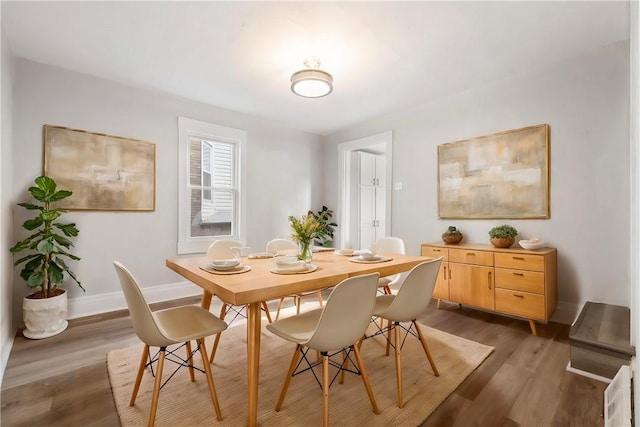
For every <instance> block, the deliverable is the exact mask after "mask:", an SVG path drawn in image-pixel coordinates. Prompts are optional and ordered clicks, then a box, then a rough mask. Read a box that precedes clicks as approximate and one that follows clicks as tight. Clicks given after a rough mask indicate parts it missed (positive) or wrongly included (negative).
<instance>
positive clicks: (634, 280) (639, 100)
mask: <svg viewBox="0 0 640 427" xmlns="http://www.w3.org/2000/svg"><path fill="white" fill-rule="evenodd" d="M630 10H631V20H630V29H631V35H630V44H631V46H630V68H631V76H630V79H629V80H630V84H631V90H630V93H631V108H630V116H631V123H630V125H631V126H630V128H631V138H630V141H631V155H630V164H631V192H630V198H631V230H632V233H631V297H632V299H631V345H634V346H635V347H636V348H638V343H640V7H639V6H638V2H632V3H631V7H630ZM632 364H633V365H635V370H636V371H635V372H634V373H633V376H634V377H635V378H636V380H635V381H634V382H633V387H634V390H633V392H634V407H635V408H636V410H635V420H634V425H636V426H638V425H640V409H639V408H640V381H638V380H637V378H638V371H637V367H638V357H637V356H636V357H634V358H633V362H632Z"/></svg>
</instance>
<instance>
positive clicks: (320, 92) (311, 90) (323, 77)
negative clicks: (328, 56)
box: [291, 69, 333, 98]
mask: <svg viewBox="0 0 640 427" xmlns="http://www.w3.org/2000/svg"><path fill="white" fill-rule="evenodd" d="M291 90H292V91H293V93H295V94H296V95H300V96H304V97H305V98H320V97H323V96H326V95H329V94H330V93H331V91H332V90H333V77H331V74H329V73H327V72H324V71H321V70H312V69H308V70H301V71H298V72H295V73H293V75H292V76H291Z"/></svg>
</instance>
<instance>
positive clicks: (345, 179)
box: [338, 131, 393, 246]
mask: <svg viewBox="0 0 640 427" xmlns="http://www.w3.org/2000/svg"><path fill="white" fill-rule="evenodd" d="M379 144H384V146H385V154H384V155H385V158H386V162H385V163H386V168H385V169H386V174H385V175H386V176H385V188H386V191H385V224H384V225H385V234H386V235H387V236H390V235H391V231H392V230H391V201H392V197H391V193H392V191H391V190H392V189H393V187H392V182H393V174H392V172H393V132H392V131H386V132H383V133H379V134H376V135H371V136H367V137H364V138H359V139H355V140H353V141H347V142H343V143H340V144H338V190H339V198H338V220H339V224H341V225H340V235H339V237H340V241H339V244H340V245H341V246H342V245H343V242H346V241H347V240H348V237H349V235H350V234H351V233H350V231H351V230H350V227H351V225H350V218H349V215H350V212H352V207H351V198H350V195H351V194H350V192H351V190H350V178H351V162H350V155H351V152H352V151H357V150H362V149H366V148H367V147H371V146H374V145H379Z"/></svg>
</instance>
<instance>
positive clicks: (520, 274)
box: [513, 273, 524, 277]
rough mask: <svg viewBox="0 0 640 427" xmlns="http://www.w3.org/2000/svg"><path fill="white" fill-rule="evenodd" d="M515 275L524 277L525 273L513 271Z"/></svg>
mask: <svg viewBox="0 0 640 427" xmlns="http://www.w3.org/2000/svg"><path fill="white" fill-rule="evenodd" d="M513 275H514V276H522V277H524V274H522V273H513Z"/></svg>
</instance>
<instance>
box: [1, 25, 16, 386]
mask: <svg viewBox="0 0 640 427" xmlns="http://www.w3.org/2000/svg"><path fill="white" fill-rule="evenodd" d="M0 31H2V30H1V29H0ZM0 39H1V43H2V45H1V46H0V54H1V59H0V67H1V71H0V72H1V73H2V85H1V88H0V113H1V114H0V116H1V117H2V126H1V127H2V133H1V134H0V138H1V140H0V179H1V180H2V181H1V184H0V200H3V201H4V200H7V201H12V200H14V199H13V196H12V190H11V189H12V173H13V167H12V157H13V155H12V144H13V103H12V91H13V61H12V58H11V55H10V54H9V46H8V43H7V40H6V37H5V36H4V32H3V33H2V34H0ZM12 220H13V217H12V215H11V206H10V203H4V204H3V205H2V206H0V236H1V237H0V295H1V296H0V324H1V325H2V326H1V328H0V349H1V350H0V351H1V353H0V383H2V377H3V375H4V369H5V367H6V366H7V360H9V353H10V352H11V346H12V345H13V337H14V336H15V332H16V330H15V327H14V326H13V324H12V321H11V320H12V311H13V309H12V299H13V265H12V264H13V259H12V257H11V254H10V253H9V248H10V247H11V241H12V240H13V221H12Z"/></svg>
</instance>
